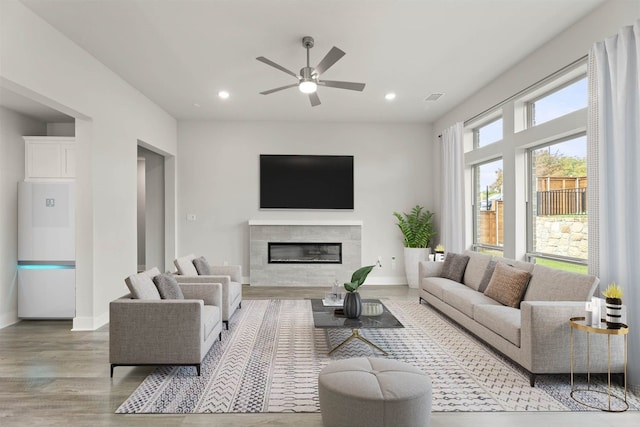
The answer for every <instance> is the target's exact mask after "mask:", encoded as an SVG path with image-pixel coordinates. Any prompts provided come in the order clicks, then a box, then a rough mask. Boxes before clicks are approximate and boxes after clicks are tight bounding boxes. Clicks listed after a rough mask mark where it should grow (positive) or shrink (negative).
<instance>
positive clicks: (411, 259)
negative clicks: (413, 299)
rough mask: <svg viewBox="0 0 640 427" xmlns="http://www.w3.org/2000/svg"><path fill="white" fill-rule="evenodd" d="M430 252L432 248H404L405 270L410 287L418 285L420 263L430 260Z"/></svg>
mask: <svg viewBox="0 0 640 427" xmlns="http://www.w3.org/2000/svg"><path fill="white" fill-rule="evenodd" d="M430 252H431V248H404V272H405V274H406V275H407V283H408V284H409V287H410V288H417V287H418V283H419V278H418V263H420V261H426V260H428V259H429V253H430Z"/></svg>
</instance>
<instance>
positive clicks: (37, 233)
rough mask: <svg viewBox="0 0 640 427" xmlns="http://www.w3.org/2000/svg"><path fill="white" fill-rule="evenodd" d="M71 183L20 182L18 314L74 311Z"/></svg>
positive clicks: (60, 315)
mask: <svg viewBox="0 0 640 427" xmlns="http://www.w3.org/2000/svg"><path fill="white" fill-rule="evenodd" d="M75 206H76V203H75V184H74V183H72V182H68V183H67V182H19V183H18V317H20V318H22V319H72V318H73V317H75V311H76V302H75V295H76V270H75V258H76V256H75Z"/></svg>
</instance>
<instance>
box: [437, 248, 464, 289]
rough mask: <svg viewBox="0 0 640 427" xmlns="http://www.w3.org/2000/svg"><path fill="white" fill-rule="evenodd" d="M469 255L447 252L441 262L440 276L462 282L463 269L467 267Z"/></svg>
mask: <svg viewBox="0 0 640 427" xmlns="http://www.w3.org/2000/svg"><path fill="white" fill-rule="evenodd" d="M468 262H469V257H468V256H467V255H460V254H454V253H452V252H449V253H447V256H446V258H445V259H444V264H442V274H440V276H441V277H444V278H445V279H450V280H453V281H456V282H458V283H462V278H463V277H464V270H465V269H466V268H467V263H468Z"/></svg>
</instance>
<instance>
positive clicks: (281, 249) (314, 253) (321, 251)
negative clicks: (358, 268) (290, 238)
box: [268, 242, 342, 264]
mask: <svg viewBox="0 0 640 427" xmlns="http://www.w3.org/2000/svg"><path fill="white" fill-rule="evenodd" d="M268 258H269V264H342V243H313V242H312V243H308V242H295V243H294V242H269V254H268Z"/></svg>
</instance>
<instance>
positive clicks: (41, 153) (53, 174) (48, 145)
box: [24, 136, 76, 181]
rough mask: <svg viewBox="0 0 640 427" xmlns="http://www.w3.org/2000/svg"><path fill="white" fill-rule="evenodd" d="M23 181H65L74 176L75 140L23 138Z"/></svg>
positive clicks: (46, 137)
mask: <svg viewBox="0 0 640 427" xmlns="http://www.w3.org/2000/svg"><path fill="white" fill-rule="evenodd" d="M24 142H25V177H24V179H25V181H49V180H51V181H60V180H62V181H66V180H71V179H74V178H75V176H76V156H75V154H76V152H75V147H76V144H75V138H73V137H61V136H25V137H24Z"/></svg>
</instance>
